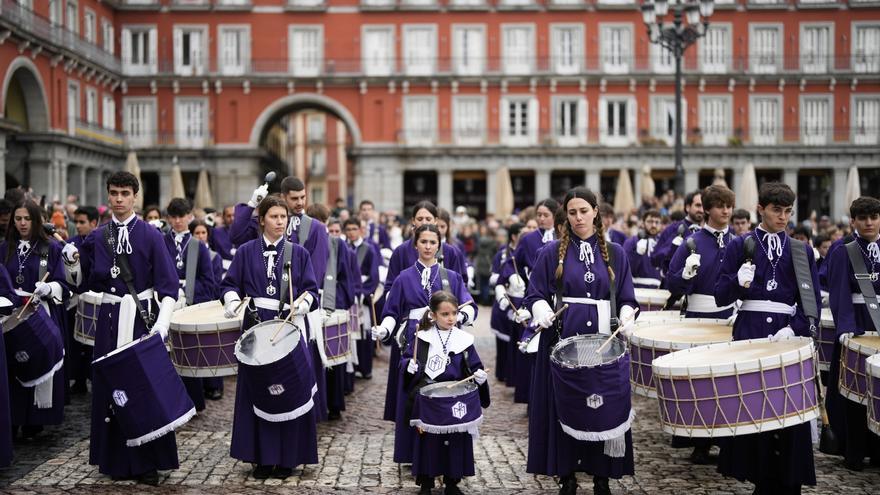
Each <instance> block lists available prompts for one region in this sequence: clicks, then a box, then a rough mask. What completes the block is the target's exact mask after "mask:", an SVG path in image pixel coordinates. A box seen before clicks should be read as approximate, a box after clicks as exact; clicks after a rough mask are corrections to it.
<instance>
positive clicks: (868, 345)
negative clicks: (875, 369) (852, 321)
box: [843, 332, 880, 356]
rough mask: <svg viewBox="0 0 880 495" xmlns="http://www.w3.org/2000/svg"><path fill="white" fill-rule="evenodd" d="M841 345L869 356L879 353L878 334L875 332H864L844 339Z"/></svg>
mask: <svg viewBox="0 0 880 495" xmlns="http://www.w3.org/2000/svg"><path fill="white" fill-rule="evenodd" d="M843 345H844V347H847V348H849V349H852V350H853V351H856V352H858V353H859V354H864V355H866V356H871V355H874V354H877V353H880V335H878V334H877V332H865V333H864V334H863V335H857V336H855V337H852V338H850V339H847V340H845V341H844V342H843Z"/></svg>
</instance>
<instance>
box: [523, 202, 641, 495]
mask: <svg viewBox="0 0 880 495" xmlns="http://www.w3.org/2000/svg"><path fill="white" fill-rule="evenodd" d="M562 204H563V206H562V207H563V208H564V211H565V212H566V214H567V217H566V222H565V225H564V229H563V234H562V235H561V236H560V239H559V240H556V241H552V242H551V243H550V244H549V245H548V246H547V247H546V248H545V249H543V250H541V252H540V254H539V255H538V260H537V262H536V263H535V265H534V270H533V271H532V276H531V279H530V281H529V282H530V283H529V288H528V291H527V293H526V297H525V301H524V307H523V308H521V310H520V311H521V312H524V313H527V314H526V315H525V316H527V317H531V316H532V315H533V316H534V318H533V323H534V324H536V325H537V326H538V327H540V328H541V329H543V331H541V333H539V334H538V335H536V336H535V337H534V338H533V339H532V341H533V342H535V343H536V344H537V347H538V349H537V353H536V362H535V370H534V377H533V381H532V387H531V396H530V397H529V449H528V463H527V467H526V470H527V471H528V472H529V473H535V474H544V475H548V476H559V477H560V484H561V489H560V492H559V493H560V494H562V495H570V494H574V493H575V492H576V491H577V478H576V477H575V473H576V472H586V473H588V474H591V475H593V492H594V493H596V494H599V495H608V494H610V493H611V491H610V488H609V485H608V480H609V478H620V477H622V476H624V475H628V474H629V475H631V474H633V473H634V463H633V449H632V434H631V429H630V425H631V422H632V419H633V417H634V413H633V411H630V414H629V417H628V419H627V420H626V421H625V422H624V423H622V424H620V425H619V426H617V427H616V428H613V429H612V430H607V431H599V432H592V433H590V434H589V436H590V437H592V438H593V439H594V440H579V439H577V438H575V436H573V435H571V434H569V433H567V432H565V431H564V430H563V429H562V426H561V424H560V422H559V416H558V413H557V411H556V407H555V398H554V385H553V380H552V376H551V370H550V352H551V350H552V349H553V347H554V346H555V344H556V343H557V342H558V341H559V340H561V339H564V338H567V337H571V336H574V335H580V334H596V333H601V334H606V335H607V334H611V333H612V331H613V330H614V329H613V328H612V321H613V318H614V317H615V316H616V315H619V317H618V318H617V320H619V322H620V323H619V324H620V325H621V326H622V328H623V330H622V331H623V332H624V334H626V333H628V332H629V331H630V329H631V328H632V325H633V323H634V321H635V313H636V310H637V309H638V303H637V302H636V299H635V291H634V288H633V284H632V275H631V273H630V269H629V261H628V260H627V257H626V255H625V253H624V252H623V248H622V247H621V246H619V245H617V244H614V243H612V242H608V241H606V239H605V232H604V227H603V225H602V222H601V219H600V218H599V213H598V208H597V207H598V201H597V199H596V195H595V194H594V193H593V192H592V191H590V190H588V189H586V188H583V187H578V188H575V189H572V190H571V191H569V192H568V194H566V196H565V199H564V201H563V203H562ZM612 281H613V283H612ZM560 285H561V289H562V293H561V294H560V293H558V289H557V287H559V286H560ZM612 287H613V289H614V291H615V292H614V294H615V303H616V305H615V307H612V305H611V301H610V299H611V297H610V296H611V290H612ZM563 304H568V305H569V307H568V309H567V310H566V311H565V312H564V313H562V315H561V316H560V317H559V318H560V324H559V325H556V326H555V325H554V324H555V323H556V319H557V317H556V313H555V312H554V311H555V310H554V306H555V307H556V308H561V307H562V306H563ZM554 326H555V327H554ZM533 345H534V344H533ZM620 431H622V432H623V433H619V432H620Z"/></svg>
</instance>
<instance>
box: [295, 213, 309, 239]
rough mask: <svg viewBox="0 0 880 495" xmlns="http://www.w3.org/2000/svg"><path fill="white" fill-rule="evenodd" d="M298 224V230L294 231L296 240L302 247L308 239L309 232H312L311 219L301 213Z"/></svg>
mask: <svg viewBox="0 0 880 495" xmlns="http://www.w3.org/2000/svg"><path fill="white" fill-rule="evenodd" d="M299 222H300V223H299V228H298V229H297V230H296V238H297V239H298V240H299V245H300V246H304V245H305V244H306V241H307V240H308V239H309V232H310V231H311V230H312V217H310V216H308V215H306V214H305V213H303V216H302V217H301V218H300V219H299Z"/></svg>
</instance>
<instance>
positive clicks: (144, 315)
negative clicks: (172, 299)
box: [104, 225, 153, 330]
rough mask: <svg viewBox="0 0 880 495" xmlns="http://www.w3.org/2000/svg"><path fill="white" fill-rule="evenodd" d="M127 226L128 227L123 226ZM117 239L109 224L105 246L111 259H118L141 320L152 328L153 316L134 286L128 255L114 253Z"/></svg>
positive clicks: (105, 236) (105, 234)
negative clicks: (114, 237) (145, 307)
mask: <svg viewBox="0 0 880 495" xmlns="http://www.w3.org/2000/svg"><path fill="white" fill-rule="evenodd" d="M122 228H126V227H124V226H123V227H122ZM115 244H116V241H115V239H113V233H112V232H111V231H110V226H109V225H108V226H107V227H106V228H105V229H104V247H105V248H107V251H108V254H109V255H110V259H114V258H115V259H116V266H117V267H119V276H120V277H122V281H123V282H125V287H126V288H127V289H128V293H129V294H131V297H132V298H133V299H134V304H135V306H137V310H138V314H140V315H141V320H143V322H144V325H146V326H147V330H152V328H153V316H152V315H151V314H150V313H148V312H147V310H146V309H144V303H143V302H142V301H141V300H140V298H139V297H138V292H137V289H135V287H134V276H133V275H132V273H131V267H130V266H129V265H128V255H127V254H125V253H124V252H123V253H118V254H117V253H114V250H115Z"/></svg>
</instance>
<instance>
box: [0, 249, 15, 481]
mask: <svg viewBox="0 0 880 495" xmlns="http://www.w3.org/2000/svg"><path fill="white" fill-rule="evenodd" d="M17 299H18V296H17V295H16V294H15V289H13V288H12V279H11V278H10V277H9V272H8V271H6V266H5V265H0V316H9V315H10V314H12V311H13V301H15V300H17ZM0 330H2V328H0ZM6 366H7V363H6V343H5V339H0V467H6V466H9V465H10V464H12V458H13V452H12V416H11V415H10V401H9V377H8V375H7V368H6Z"/></svg>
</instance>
